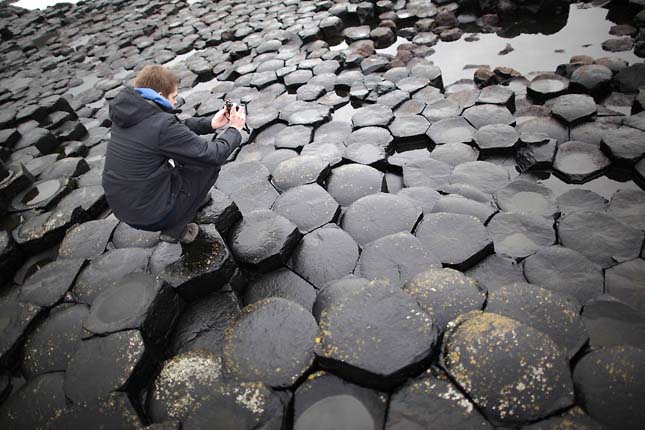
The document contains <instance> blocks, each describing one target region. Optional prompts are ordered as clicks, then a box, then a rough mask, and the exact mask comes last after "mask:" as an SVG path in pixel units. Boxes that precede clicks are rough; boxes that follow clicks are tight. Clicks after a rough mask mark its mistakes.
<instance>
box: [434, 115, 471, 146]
mask: <svg viewBox="0 0 645 430" xmlns="http://www.w3.org/2000/svg"><path fill="white" fill-rule="evenodd" d="M475 131H476V130H475V129H474V128H473V127H472V126H471V125H470V124H469V123H468V121H466V120H465V119H464V118H462V117H452V118H446V119H442V120H440V121H437V122H435V123H433V124H432V125H431V126H430V128H428V131H427V133H428V136H429V137H430V139H431V140H432V142H434V143H435V145H443V144H444V143H469V142H472V140H473V136H474V135H475Z"/></svg>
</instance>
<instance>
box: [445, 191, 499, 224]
mask: <svg viewBox="0 0 645 430" xmlns="http://www.w3.org/2000/svg"><path fill="white" fill-rule="evenodd" d="M432 212H446V213H454V214H462V215H469V216H474V217H475V218H477V219H478V220H479V221H480V222H481V223H482V224H486V223H487V222H488V220H489V219H490V217H492V216H493V214H494V213H496V212H497V209H496V208H494V207H493V206H491V205H490V204H489V203H482V202H478V201H476V200H471V199H468V198H466V197H463V196H460V195H458V194H448V195H445V196H441V198H439V200H437V203H436V204H435V205H434V207H433V208H432Z"/></svg>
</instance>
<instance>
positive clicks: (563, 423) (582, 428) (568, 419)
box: [522, 406, 602, 430]
mask: <svg viewBox="0 0 645 430" xmlns="http://www.w3.org/2000/svg"><path fill="white" fill-rule="evenodd" d="M562 427H564V428H566V427H570V428H572V429H576V430H602V427H601V426H600V424H598V423H597V422H596V421H594V420H593V419H591V418H590V417H589V415H587V414H585V412H584V411H583V410H582V408H581V407H579V406H574V407H573V408H571V409H569V410H568V411H566V412H565V413H563V414H562V415H560V416H557V417H551V418H547V419H545V420H542V421H538V422H537V423H535V424H531V425H529V426H524V427H522V428H523V429H524V430H545V429H553V428H562Z"/></svg>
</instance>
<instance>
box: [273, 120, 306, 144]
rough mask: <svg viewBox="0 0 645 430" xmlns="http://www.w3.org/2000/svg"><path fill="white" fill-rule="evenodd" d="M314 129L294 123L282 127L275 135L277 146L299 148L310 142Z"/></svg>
mask: <svg viewBox="0 0 645 430" xmlns="http://www.w3.org/2000/svg"><path fill="white" fill-rule="evenodd" d="M312 134H313V129H312V128H311V127H307V126H304V125H294V126H291V127H286V128H284V129H282V130H281V131H280V132H279V133H278V134H277V135H276V136H275V147H276V148H288V149H298V148H302V147H303V146H305V145H307V144H309V142H311V137H312Z"/></svg>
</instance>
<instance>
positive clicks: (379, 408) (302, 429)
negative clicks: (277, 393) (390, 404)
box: [293, 370, 386, 430]
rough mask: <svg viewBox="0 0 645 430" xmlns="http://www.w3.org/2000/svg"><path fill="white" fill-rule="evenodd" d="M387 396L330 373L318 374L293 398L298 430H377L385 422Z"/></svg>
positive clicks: (295, 421) (296, 428)
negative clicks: (325, 429) (322, 427)
mask: <svg viewBox="0 0 645 430" xmlns="http://www.w3.org/2000/svg"><path fill="white" fill-rule="evenodd" d="M385 409H386V404H385V396H384V395H383V394H381V393H379V392H378V391H375V390H371V389H369V388H363V387H360V386H358V385H355V384H351V383H349V382H347V381H345V380H343V379H341V378H339V377H337V376H334V375H333V374H331V373H328V372H325V371H323V370H321V371H318V372H316V373H314V374H312V375H311V376H309V378H307V381H305V382H303V383H302V385H300V386H299V387H298V389H297V390H296V392H295V396H294V424H293V428H294V429H295V430H309V429H314V428H319V427H320V425H321V423H322V422H324V423H325V425H327V424H329V425H330V426H331V427H333V428H342V427H343V426H346V425H349V426H351V427H352V428H360V429H365V430H376V429H381V428H383V423H384V421H385Z"/></svg>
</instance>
